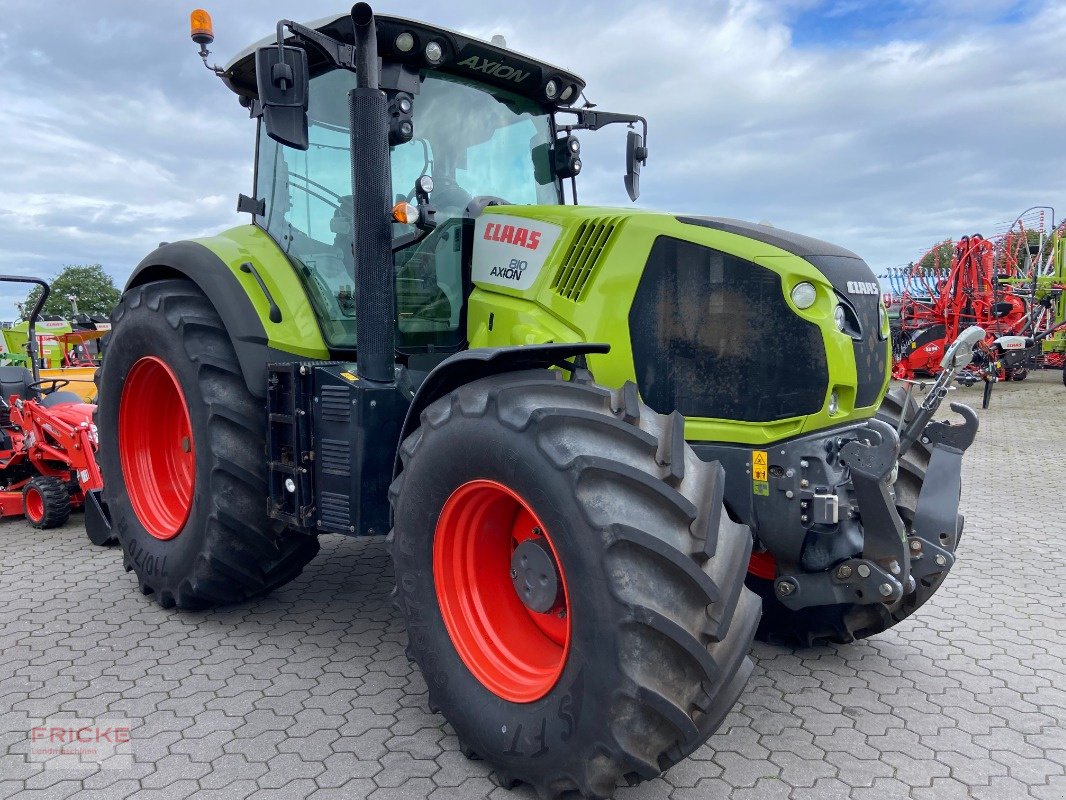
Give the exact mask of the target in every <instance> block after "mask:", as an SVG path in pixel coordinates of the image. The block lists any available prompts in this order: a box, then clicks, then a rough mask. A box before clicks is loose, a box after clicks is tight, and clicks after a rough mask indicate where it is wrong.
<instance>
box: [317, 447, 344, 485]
mask: <svg viewBox="0 0 1066 800" xmlns="http://www.w3.org/2000/svg"><path fill="white" fill-rule="evenodd" d="M351 447H352V446H351V443H349V442H346V441H343V440H340V439H323V440H322V441H321V442H320V444H319V446H318V450H319V453H318V459H319V461H320V462H321V465H322V471H323V472H324V473H326V474H327V475H339V476H340V477H342V478H346V477H348V476H349V475H351V474H352V450H351Z"/></svg>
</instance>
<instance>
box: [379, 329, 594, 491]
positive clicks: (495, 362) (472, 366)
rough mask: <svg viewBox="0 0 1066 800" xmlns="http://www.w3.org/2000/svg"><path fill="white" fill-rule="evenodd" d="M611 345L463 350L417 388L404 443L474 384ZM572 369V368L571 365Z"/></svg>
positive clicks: (559, 363) (398, 465)
mask: <svg viewBox="0 0 1066 800" xmlns="http://www.w3.org/2000/svg"><path fill="white" fill-rule="evenodd" d="M610 349H611V346H610V345H609V344H598V343H594V342H577V343H558V344H536V345H520V346H515V347H479V348H475V349H473V350H464V351H462V352H461V353H456V354H455V355H453V356H451V357H449V358H447V359H445V360H444V361H442V362H441V363H440V364H438V365H437V366H436V367H434V368H433V371H432V372H430V373H429V375H428V376H426V379H425V380H424V381H422V384H421V385H420V386H419V387H418V390H417V391H416V392H415V395H414V397H413V398H412V399H411V406H410V408H408V410H407V416H406V417H405V418H404V423H403V428H402V430H401V431H400V439H399V441H400V442H403V440H404V439H406V438H407V437H408V436H409V435H410V434H411V433H413V432H414V430H415V429H416V428H417V427H418V424H419V418H420V417H421V416H422V412H423V411H425V410H426V408H427V407H428V406H429V405H430V404H431V403H433V402H434V401H435V400H438V399H440V398H441V397H444V395H446V394H448V393H449V392H452V391H454V390H456V389H458V388H459V387H460V386H463V385H465V384H467V383H470V382H471V381H476V380H478V379H479V378H487V377H489V376H491V375H500V374H502V373H504V372H520V371H522V370H528V369H547V368H549V367H559V366H562V367H565V366H566V365H567V362H568V360H569V359H572V358H575V357H577V356H582V355H587V354H589V353H606V352H608V351H609V350H610ZM570 366H571V367H572V366H573V365H572V364H571V365H570ZM401 469H402V465H401V463H400V453H399V448H397V451H396V460H395V463H394V465H393V469H392V474H393V478H395V477H396V476H397V475H399V474H400V470H401Z"/></svg>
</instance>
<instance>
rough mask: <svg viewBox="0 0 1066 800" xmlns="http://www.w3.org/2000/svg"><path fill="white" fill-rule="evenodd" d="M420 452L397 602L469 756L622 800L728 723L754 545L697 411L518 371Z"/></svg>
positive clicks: (746, 666)
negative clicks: (665, 412)
mask: <svg viewBox="0 0 1066 800" xmlns="http://www.w3.org/2000/svg"><path fill="white" fill-rule="evenodd" d="M401 456H402V459H403V465H404V468H403V471H402V473H401V474H400V476H399V478H398V479H397V481H396V482H395V483H394V485H393V488H392V493H391V494H392V501H393V508H394V512H395V529H394V542H393V557H394V561H395V567H396V581H397V601H398V605H399V608H400V610H401V612H402V613H403V615H404V617H405V618H406V621H407V630H408V636H409V639H410V646H409V651H408V652H409V655H410V656H411V657H412V658H413V659H414V660H415V661H416V662H417V663H418V665H419V666H420V667H421V669H422V672H423V674H424V676H425V678H426V683H427V684H428V687H429V698H430V707H431V709H432V710H434V711H438V710H439V711H440V712H441V713H442V714H443V715H444V716H445V717H446V718H447V719H448V721H449V722H450V723H451V724H452V726H453V727H454V728H455V730H456V733H457V734H458V736H459V737H460V739H461V741H462V743H463V749H464V752H466V753H467V754H468V755H472V754H477V755H478V756H480V757H482V758H484V759H486V760H487V761H488V762H489V763H490V764H491V765H492V766H493V767H494V769H495V770H496V773H497V776H498V777H499V779H500V781H501V783H502V784H503V785H506V786H511V785H513V784H515V783H517V782H526V783H529V784H532V785H534V786H535V787H536V788H537V789H538V791H540V792H541V794H542V795H546V796H553V797H554V796H558V795H561V794H563V793H566V792H572V791H577V792H579V793H580V794H582V795H584V796H587V797H609V796H611V795H612V793H613V792H614V789H615V787H616V786H617V785H618V784H619V783H620V782H623V781H626V782H629V783H635V782H639V781H641V780H645V779H648V778H652V777H655V776H657V775H658V774H659V773H660V772H662V771H663V770H665V769H668V768H669V767H670V766H671V765H673V764H675V763H677V762H678V761H680V760H681V759H682V758H684V757H685V756H687V755H688V754H689V753H691V752H692V751H693V750H695V749H696V748H697V747H698V746H699V745H700V744H702V743H703V742H704V741H705V740H706V739H707V738H708V737H709V736H710V734H711V733H712V732H713V731H714V730H715V729H716V728H717V727H718V725H719V724H720V722H721V721H722V719H723V718H724V716H725V715H726V713H727V712H728V711H729V709H730V708H731V707H732V706H733V704H734V702H735V701H736V698H737V696H738V694H739V693H740V691H741V689H742V688H743V686H744V684H745V683H746V682H747V679H748V675H749V674H750V672H751V668H752V665H751V662H750V660H749V659H748V658H747V653H748V649H749V647H750V644H751V639H752V636H753V635H754V631H755V627H756V625H757V623H758V619H759V602H758V599H757V598H756V597H755V596H754V595H752V594H751V593H750V592H748V591H746V590H745V589H744V587H743V577H744V568H745V564H746V563H747V558H748V554H749V551H750V548H751V536H750V533H749V531H748V529H747V528H744V527H742V526H739V525H736V524H735V523H732V522H730V521H729V519H728V518H727V517H725V516H724V515H723V513H722V510H723V507H722V494H721V491H722V486H723V482H724V474H723V473H722V470H721V467H720V466H719V465H717V464H705V463H703V462H701V461H700V460H699V459H698V458H696V456H695V454H694V453H693V452H692V451H691V449H690V448H689V447H688V446H687V445H686V444H685V440H684V420H683V418H682V417H681V416H680V415H677V414H675V415H673V416H671V417H663V416H660V415H658V414H655V413H654V412H652V411H651V410H650V409H648V408H647V407H646V406H644V405H643V404H641V403H640V402H639V400H638V399H637V392H636V387H635V386H633V385H628V386H627V387H625V388H624V389H622V390H619V391H618V392H613V393H612V392H610V391H608V390H606V389H603V388H600V387H598V386H595V385H592V384H589V383H577V382H566V381H562V380H558V379H557V376H556V375H555V374H554V373H550V372H542V371H536V372H524V373H517V374H511V375H502V376H497V377H492V378H485V379H482V380H478V381H475V382H474V383H471V384H469V385H467V386H464V387H462V388H460V389H458V390H456V391H455V392H453V393H452V394H450V395H448V396H446V397H444V398H442V399H440V400H438V401H436V402H435V403H433V404H432V405H430V406H429V407H428V408H427V409H426V411H425V412H424V413H423V414H422V419H421V427H420V428H419V429H418V430H417V431H416V432H415V433H414V434H412V435H411V436H410V437H409V438H408V439H407V440H406V441H405V442H404V443H403V446H402V449H401Z"/></svg>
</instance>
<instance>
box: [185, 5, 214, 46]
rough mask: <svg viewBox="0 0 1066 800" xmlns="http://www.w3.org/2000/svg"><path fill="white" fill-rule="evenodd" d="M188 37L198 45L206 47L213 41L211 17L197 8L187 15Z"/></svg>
mask: <svg viewBox="0 0 1066 800" xmlns="http://www.w3.org/2000/svg"><path fill="white" fill-rule="evenodd" d="M189 35H190V36H192V40H193V41H194V42H196V44H198V45H208V44H211V42H213V41H215V30H214V28H213V27H212V25H211V15H210V14H208V13H207V12H206V11H204V10H203V9H202V8H198V9H196V10H195V11H193V12H192V13H191V14H189Z"/></svg>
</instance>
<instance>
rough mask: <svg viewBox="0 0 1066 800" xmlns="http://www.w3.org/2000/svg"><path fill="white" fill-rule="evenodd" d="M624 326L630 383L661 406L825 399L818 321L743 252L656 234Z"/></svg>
mask: <svg viewBox="0 0 1066 800" xmlns="http://www.w3.org/2000/svg"><path fill="white" fill-rule="evenodd" d="M629 328H630V338H631V344H632V348H633V361H634V366H635V368H636V376H637V385H638V386H639V388H640V392H641V395H642V396H643V397H644V400H645V401H646V402H647V403H648V405H650V406H651V407H652V408H653V409H655V410H656V411H658V412H659V413H661V414H668V413H670V412H671V411H674V410H677V411H680V412H681V413H682V414H684V415H685V416H686V417H702V418H710V419H729V420H743V421H747V422H771V421H774V420H779V419H788V418H790V417H798V416H803V415H806V414H812V413H814V412H817V411H818V410H819V409H821V407H822V404H823V403H824V401H825V396H826V393H827V391H828V388H829V367H828V364H827V363H826V355H825V345H824V343H823V341H822V333H821V331H820V330H819V328H818V326H817V325H815V324H814V323H812V322H808V321H807V320H804V319H802V318H800V317H799V316H797V315H796V314H795V313H793V311H792V309H790V308H789V306H788V304H787V303H786V301H785V298H784V295H783V293H782V290H781V276H780V275H778V274H777V273H776V272H774V271H773V270H770V269H766V268H765V267H761V266H759V265H758V264H755V263H753V262H751V261H747V260H745V259H742V258H739V257H737V256H734V255H730V254H728V253H723V252H721V251H719V250H714V249H712V248H710V247H705V246H703V245H698V244H694V243H692V242H686V241H683V240H680V239H674V238H671V237H668V236H660V237H659V238H658V239H656V241H655V244H654V245H653V246H652V249H651V254H650V255H649V256H648V261H647V264H646V265H645V267H644V274H643V275H642V276H641V279H640V284H639V286H638V288H637V293H636V296H635V297H634V300H633V307H632V309H631V310H630V314H629Z"/></svg>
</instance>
